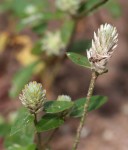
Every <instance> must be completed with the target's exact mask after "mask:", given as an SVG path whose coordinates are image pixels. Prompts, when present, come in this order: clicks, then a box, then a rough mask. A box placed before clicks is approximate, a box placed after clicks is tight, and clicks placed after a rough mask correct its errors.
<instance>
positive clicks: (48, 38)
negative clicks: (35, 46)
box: [42, 31, 65, 56]
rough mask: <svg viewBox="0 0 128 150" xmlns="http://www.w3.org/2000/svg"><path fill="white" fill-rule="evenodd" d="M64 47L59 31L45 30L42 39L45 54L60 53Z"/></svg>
mask: <svg viewBox="0 0 128 150" xmlns="http://www.w3.org/2000/svg"><path fill="white" fill-rule="evenodd" d="M64 48H65V44H64V42H63V40H62V37H61V32H60V31H56V32H49V31H48V32H46V34H45V36H44V38H43V40H42V50H43V51H45V52H46V54H47V55H56V56H58V55H60V54H61V52H63V50H64Z"/></svg>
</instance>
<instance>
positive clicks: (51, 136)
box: [43, 128, 59, 148]
mask: <svg viewBox="0 0 128 150" xmlns="http://www.w3.org/2000/svg"><path fill="white" fill-rule="evenodd" d="M58 129H59V128H56V129H54V130H53V132H52V133H51V135H50V136H49V137H48V139H47V140H46V142H45V143H44V145H43V147H44V148H47V147H48V144H49V142H50V141H51V140H52V138H53V137H54V135H55V133H56V132H57V131H58Z"/></svg>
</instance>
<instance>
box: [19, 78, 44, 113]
mask: <svg viewBox="0 0 128 150" xmlns="http://www.w3.org/2000/svg"><path fill="white" fill-rule="evenodd" d="M19 99H20V100H21V102H22V104H23V105H24V106H25V107H27V108H28V109H29V111H30V112H31V113H38V112H39V111H41V110H42V107H43V104H44V102H45V100H46V90H44V89H43V87H42V85H41V84H40V83H37V82H36V81H33V82H30V83H29V84H27V85H25V88H24V89H23V90H22V94H20V96H19Z"/></svg>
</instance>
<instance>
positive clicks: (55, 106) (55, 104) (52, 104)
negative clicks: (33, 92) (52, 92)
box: [44, 101, 74, 113]
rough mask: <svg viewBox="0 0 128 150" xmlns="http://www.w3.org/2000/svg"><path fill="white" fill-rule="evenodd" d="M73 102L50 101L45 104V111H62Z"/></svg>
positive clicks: (68, 107)
mask: <svg viewBox="0 0 128 150" xmlns="http://www.w3.org/2000/svg"><path fill="white" fill-rule="evenodd" d="M73 104H74V103H73V102H69V101H48V102H46V103H45V104H44V111H45V112H46V113H60V112H63V111H64V110H67V109H70V108H71V107H72V106H73Z"/></svg>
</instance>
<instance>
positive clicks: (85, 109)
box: [72, 71, 98, 150]
mask: <svg viewBox="0 0 128 150" xmlns="http://www.w3.org/2000/svg"><path fill="white" fill-rule="evenodd" d="M97 77H98V74H97V73H96V72H95V71H92V78H91V82H90V86H89V90H88V94H87V100H86V103H85V105H84V110H83V114H82V117H81V120H80V124H79V126H78V129H77V134H76V138H75V141H74V145H73V148H72V150H77V147H78V144H79V141H80V136H81V131H82V128H83V126H84V123H85V121H86V118H87V114H88V108H89V104H90V98H91V96H92V93H93V90H94V85H95V81H96V79H97Z"/></svg>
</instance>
